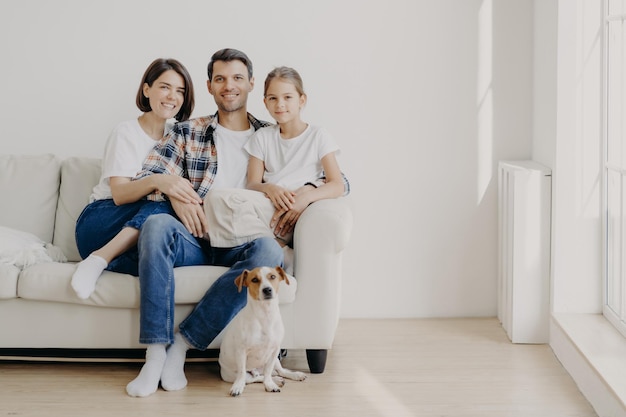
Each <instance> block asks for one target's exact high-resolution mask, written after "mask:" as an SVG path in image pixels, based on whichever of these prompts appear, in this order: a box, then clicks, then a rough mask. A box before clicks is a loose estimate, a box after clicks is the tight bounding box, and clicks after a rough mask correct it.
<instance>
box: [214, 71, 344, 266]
mask: <svg viewBox="0 0 626 417" xmlns="http://www.w3.org/2000/svg"><path fill="white" fill-rule="evenodd" d="M263 101H264V103H265V107H266V108H267V110H268V111H269V113H270V115H271V116H272V117H273V118H274V119H275V120H276V122H277V124H276V125H274V126H269V127H265V128H263V129H259V130H257V131H256V132H255V133H254V135H253V136H252V137H251V138H250V139H249V141H248V142H247V143H246V144H245V145H244V149H245V150H246V151H247V152H248V153H249V155H250V158H249V162H248V174H247V188H248V190H215V191H210V192H209V194H208V195H207V201H206V202H205V205H204V208H205V212H206V214H207V221H208V224H209V240H210V241H211V245H212V246H216V247H231V246H237V245H240V244H243V243H245V242H248V241H250V240H253V239H255V238H258V237H260V236H268V235H271V236H275V237H276V239H277V240H278V242H279V244H280V245H281V246H282V247H283V250H284V251H285V270H286V271H287V273H288V274H290V275H293V251H292V250H291V248H290V247H289V243H290V241H291V238H292V232H293V228H294V226H295V224H296V222H297V221H298V218H299V217H300V215H301V214H302V212H303V211H304V209H306V208H307V207H308V205H309V204H311V203H313V202H315V201H317V200H321V199H326V198H336V197H339V196H341V195H343V194H344V191H345V188H344V187H345V184H344V177H343V175H342V173H341V170H340V169H339V164H338V163H337V159H336V157H335V154H336V153H337V152H338V150H339V147H338V146H337V145H336V144H335V142H334V140H333V139H332V137H331V136H330V135H329V134H328V133H327V132H326V131H325V130H324V129H322V128H320V127H317V126H312V125H309V124H308V123H306V122H304V121H303V120H302V119H301V117H300V112H301V111H302V109H303V107H304V105H305V104H306V94H305V93H304V88H303V83H302V78H301V77H300V75H299V74H298V72H297V71H296V70H294V69H293V68H288V67H279V68H275V69H274V70H273V71H271V72H270V73H269V74H268V76H267V78H266V80H265V89H264V99H263ZM319 178H325V180H323V181H320V180H319ZM249 190H253V191H255V192H254V193H251V192H250V191H249Z"/></svg>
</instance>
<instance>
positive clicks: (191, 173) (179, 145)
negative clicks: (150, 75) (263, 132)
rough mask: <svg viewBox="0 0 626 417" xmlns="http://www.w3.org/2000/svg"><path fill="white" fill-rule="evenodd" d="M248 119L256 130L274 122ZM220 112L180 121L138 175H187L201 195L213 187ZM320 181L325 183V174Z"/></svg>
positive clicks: (161, 197)
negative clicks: (216, 133)
mask: <svg viewBox="0 0 626 417" xmlns="http://www.w3.org/2000/svg"><path fill="white" fill-rule="evenodd" d="M248 120H249V121H250V125H251V126H252V127H253V128H254V130H259V129H260V128H262V127H266V126H269V125H270V123H268V122H265V121H262V120H257V119H256V118H255V117H254V116H252V115H251V114H250V113H248ZM216 128H217V113H215V114H214V115H213V116H206V117H199V118H195V119H190V120H187V121H184V122H180V123H176V124H175V125H174V128H173V129H172V130H171V131H170V133H169V134H168V135H167V137H166V138H165V140H164V141H163V142H160V143H159V144H158V145H156V146H155V147H154V148H153V149H152V150H151V151H150V153H149V154H148V156H147V157H146V160H145V161H144V163H143V168H142V169H141V171H140V172H139V173H138V174H137V176H136V177H135V178H134V179H136V180H137V179H140V178H143V177H146V176H148V175H152V174H172V175H178V176H181V177H183V178H187V179H188V180H189V181H190V182H191V185H192V186H193V188H194V189H195V190H196V192H197V193H198V195H199V196H200V198H204V197H205V196H206V194H207V192H208V191H209V190H210V189H211V186H212V185H213V182H214V181H215V175H216V174H217V149H216V147H215V137H214V133H215V129H216ZM343 179H344V186H345V192H344V195H347V194H348V193H349V192H350V185H349V183H348V179H347V178H346V177H345V176H343ZM316 182H321V183H323V178H321V179H319V180H318V181H316ZM146 198H147V199H148V200H154V201H163V200H164V199H165V197H164V195H163V194H162V193H161V192H160V191H155V192H154V193H152V194H148V195H147V196H146Z"/></svg>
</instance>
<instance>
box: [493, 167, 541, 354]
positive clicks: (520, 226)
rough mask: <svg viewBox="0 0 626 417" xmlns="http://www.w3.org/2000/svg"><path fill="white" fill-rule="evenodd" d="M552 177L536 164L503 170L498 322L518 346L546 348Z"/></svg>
mask: <svg viewBox="0 0 626 417" xmlns="http://www.w3.org/2000/svg"><path fill="white" fill-rule="evenodd" d="M551 195H552V172H551V171H550V169H549V168H547V167H545V166H543V165H541V164H538V163H536V162H534V161H501V162H500V163H499V165H498V247H499V257H498V261H499V262H498V264H499V265H498V319H499V320H500V323H502V327H503V328H504V330H506V333H507V335H508V337H509V339H511V341H512V342H513V343H547V342H548V336H549V330H548V329H549V317H550V212H551V210H550V206H551Z"/></svg>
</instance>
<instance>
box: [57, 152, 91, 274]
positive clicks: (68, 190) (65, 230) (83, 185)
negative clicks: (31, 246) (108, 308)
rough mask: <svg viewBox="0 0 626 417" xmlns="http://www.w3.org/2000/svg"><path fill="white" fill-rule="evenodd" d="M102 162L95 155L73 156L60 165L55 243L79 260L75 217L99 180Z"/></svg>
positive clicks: (83, 206)
mask: <svg viewBox="0 0 626 417" xmlns="http://www.w3.org/2000/svg"><path fill="white" fill-rule="evenodd" d="M101 171H102V168H101V161H100V159H96V158H84V157H70V158H66V159H64V160H63V162H62V164H61V186H60V190H59V206H58V209H57V215H56V222H55V224H54V225H55V226H54V241H53V243H54V245H55V246H57V247H59V248H60V249H61V250H62V251H63V253H64V254H65V256H66V257H67V259H68V260H69V261H72V262H76V261H80V260H81V258H80V255H79V254H78V249H77V248H76V238H75V230H76V220H77V219H78V216H80V213H81V212H82V211H83V209H84V208H85V206H86V205H87V204H88V203H89V196H90V195H91V191H92V189H93V187H94V186H95V185H96V184H97V183H98V181H99V180H100V173H101Z"/></svg>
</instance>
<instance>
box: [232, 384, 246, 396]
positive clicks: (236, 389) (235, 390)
mask: <svg viewBox="0 0 626 417" xmlns="http://www.w3.org/2000/svg"><path fill="white" fill-rule="evenodd" d="M244 388H245V384H244V385H243V386H242V385H239V384H233V386H232V387H230V392H229V394H230V396H231V397H238V396H240V395H241V394H243V389H244Z"/></svg>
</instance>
